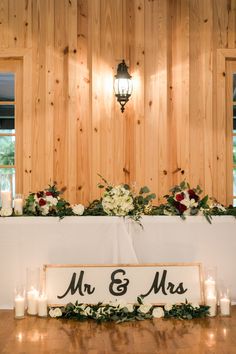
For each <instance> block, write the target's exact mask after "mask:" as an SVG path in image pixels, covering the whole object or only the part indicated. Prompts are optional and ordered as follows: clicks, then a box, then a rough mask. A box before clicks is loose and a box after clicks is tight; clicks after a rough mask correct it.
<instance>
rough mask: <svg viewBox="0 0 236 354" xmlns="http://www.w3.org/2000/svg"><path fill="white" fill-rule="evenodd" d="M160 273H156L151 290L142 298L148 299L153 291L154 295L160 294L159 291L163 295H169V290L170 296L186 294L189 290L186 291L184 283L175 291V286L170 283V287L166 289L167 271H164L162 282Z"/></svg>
mask: <svg viewBox="0 0 236 354" xmlns="http://www.w3.org/2000/svg"><path fill="white" fill-rule="evenodd" d="M159 275H160V274H159V272H156V274H155V278H154V280H153V283H152V286H151V288H150V290H149V291H148V292H147V293H146V294H143V295H141V296H143V297H146V296H148V295H149V294H150V293H151V292H152V291H153V292H154V294H157V293H159V291H161V292H162V294H163V295H167V290H169V293H170V294H175V293H177V294H184V293H186V291H187V290H188V289H184V286H183V283H179V285H178V286H177V287H176V289H175V285H174V284H173V283H171V282H168V285H167V287H166V276H167V270H166V269H165V270H163V273H162V277H161V280H160V281H159Z"/></svg>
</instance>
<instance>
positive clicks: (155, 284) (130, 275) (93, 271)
mask: <svg viewBox="0 0 236 354" xmlns="http://www.w3.org/2000/svg"><path fill="white" fill-rule="evenodd" d="M44 270H45V282H46V283H45V285H46V292H47V296H48V303H49V305H50V306H57V305H58V306H59V305H65V304H67V303H69V302H72V303H75V301H76V300H78V301H79V302H80V303H88V304H96V303H98V302H108V301H114V300H122V301H126V302H128V303H134V302H136V300H137V297H138V296H140V295H142V296H144V300H143V301H144V302H146V303H153V304H165V303H180V302H185V300H186V299H187V300H188V301H189V302H194V303H199V304H200V303H203V292H202V286H201V285H202V282H201V265H200V264H199V263H188V264H186V263H185V264H183V263H181V264H170V263H168V264H152V265H104V266H100V265H45V266H44Z"/></svg>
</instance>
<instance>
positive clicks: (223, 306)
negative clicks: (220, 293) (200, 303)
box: [220, 297, 230, 316]
mask: <svg viewBox="0 0 236 354" xmlns="http://www.w3.org/2000/svg"><path fill="white" fill-rule="evenodd" d="M220 314H221V315H222V316H229V315H230V299H227V298H226V297H224V298H222V299H220Z"/></svg>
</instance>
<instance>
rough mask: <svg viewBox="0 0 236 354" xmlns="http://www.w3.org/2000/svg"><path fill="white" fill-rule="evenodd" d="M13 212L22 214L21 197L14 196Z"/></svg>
mask: <svg viewBox="0 0 236 354" xmlns="http://www.w3.org/2000/svg"><path fill="white" fill-rule="evenodd" d="M14 212H15V214H16V215H22V214H23V199H22V198H15V199H14Z"/></svg>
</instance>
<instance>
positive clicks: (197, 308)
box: [49, 297, 209, 323]
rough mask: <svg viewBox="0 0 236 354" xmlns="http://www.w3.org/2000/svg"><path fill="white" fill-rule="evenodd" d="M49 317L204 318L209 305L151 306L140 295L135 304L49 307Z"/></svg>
mask: <svg viewBox="0 0 236 354" xmlns="http://www.w3.org/2000/svg"><path fill="white" fill-rule="evenodd" d="M49 315H50V317H55V318H64V319H73V320H78V321H84V320H89V319H92V320H95V321H97V322H98V323H102V322H115V323H122V322H131V321H143V320H146V319H152V318H177V319H181V320H191V319H193V318H204V317H207V316H208V315H209V306H203V305H198V304H191V303H188V302H187V301H186V302H185V303H181V304H175V305H171V304H166V305H165V306H155V305H154V306H153V305H148V304H144V303H143V301H142V298H141V297H138V298H137V303H136V304H127V303H122V302H114V303H108V304H105V303H101V302H100V303H98V304H96V305H88V304H83V303H79V302H78V301H76V303H75V304H72V303H69V304H67V305H66V306H65V307H61V308H59V307H56V308H51V309H50V311H49Z"/></svg>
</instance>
